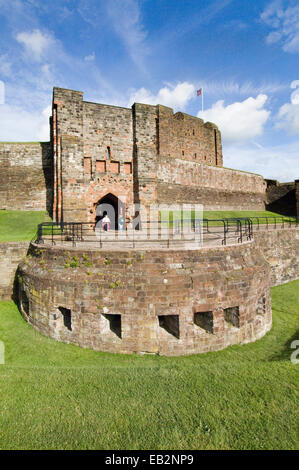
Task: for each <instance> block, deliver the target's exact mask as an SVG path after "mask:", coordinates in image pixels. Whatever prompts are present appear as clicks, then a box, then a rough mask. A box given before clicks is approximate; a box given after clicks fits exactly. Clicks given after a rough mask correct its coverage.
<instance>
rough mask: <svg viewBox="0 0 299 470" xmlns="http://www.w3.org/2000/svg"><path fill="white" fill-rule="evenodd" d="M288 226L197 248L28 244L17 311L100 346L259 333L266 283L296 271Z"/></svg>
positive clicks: (127, 347) (224, 340)
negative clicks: (228, 243) (233, 242)
mask: <svg viewBox="0 0 299 470" xmlns="http://www.w3.org/2000/svg"><path fill="white" fill-rule="evenodd" d="M298 244H299V239H298V229H294V228H292V229H284V230H279V229H277V230H272V231H269V232H266V231H264V232H262V231H261V232H259V233H256V234H255V239H254V241H252V242H248V243H245V244H243V245H237V246H236V245H235V246H227V247H218V248H202V249H200V250H176V251H173V250H166V251H151V250H149V251H136V250H129V251H127V252H124V251H117V252H116V251H101V250H90V249H86V250H84V251H82V250H81V249H72V250H68V251H67V250H64V249H62V248H55V247H41V246H32V247H31V254H30V256H29V257H27V258H26V260H25V261H24V262H22V263H21V265H20V269H19V276H20V278H21V284H20V299H21V303H22V302H23V307H22V313H23V315H24V317H25V319H26V320H27V321H29V322H30V323H31V324H32V325H33V326H34V328H36V329H37V330H38V331H40V332H41V333H43V334H45V335H47V336H51V337H53V338H55V339H57V340H59V341H65V342H72V343H75V344H78V345H80V346H82V347H90V348H94V349H98V350H102V351H110V352H124V353H130V352H149V353H159V354H165V355H181V354H191V353H200V352H205V351H210V350H218V349H223V348H225V347H227V346H228V345H230V344H235V343H240V342H243V343H246V342H250V341H255V340H256V339H258V338H260V337H262V336H263V335H264V334H265V333H266V332H267V331H268V330H269V329H270V327H271V306H270V285H277V284H281V283H284V282H287V281H291V280H293V279H296V278H298V277H299V259H298V253H299V249H298V248H299V247H298Z"/></svg>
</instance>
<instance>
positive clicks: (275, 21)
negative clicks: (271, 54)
mask: <svg viewBox="0 0 299 470" xmlns="http://www.w3.org/2000/svg"><path fill="white" fill-rule="evenodd" d="M284 3H285V2H282V1H281V0H275V1H274V2H272V3H270V4H269V5H268V6H267V8H266V9H265V10H264V11H263V13H262V14H261V19H262V21H264V22H265V23H266V24H267V25H268V26H270V27H271V28H272V29H273V31H271V32H270V33H269V34H268V36H267V37H266V42H267V43H268V44H274V43H281V45H282V49H283V50H284V51H285V52H290V53H296V52H299V3H298V2H297V1H292V0H291V2H289V4H288V5H287V6H286V7H285V8H284Z"/></svg>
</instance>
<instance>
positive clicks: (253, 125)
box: [198, 95, 270, 142]
mask: <svg viewBox="0 0 299 470" xmlns="http://www.w3.org/2000/svg"><path fill="white" fill-rule="evenodd" d="M266 101H267V95H258V96H257V97H256V98H252V97H250V98H247V99H246V100H244V101H241V102H236V103H232V104H229V105H228V106H224V101H223V100H220V101H217V102H216V103H215V104H214V105H213V106H212V107H211V108H210V109H207V110H206V111H204V112H203V113H202V112H201V111H200V112H199V113H198V117H200V118H202V119H204V120H205V121H210V122H213V123H215V124H216V125H217V126H218V127H219V129H220V131H221V132H222V138H223V140H225V141H227V142H244V141H246V140H249V139H252V138H254V137H256V136H258V135H261V134H262V133H263V126H264V124H265V123H266V122H267V120H268V118H269V115H270V111H267V110H266V109H265V108H264V105H265V103H266Z"/></svg>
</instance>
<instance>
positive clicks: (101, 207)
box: [96, 193, 125, 230]
mask: <svg viewBox="0 0 299 470" xmlns="http://www.w3.org/2000/svg"><path fill="white" fill-rule="evenodd" d="M106 213H107V215H108V217H109V219H110V221H111V225H110V230H118V228H119V218H120V216H121V214H122V215H123V217H125V204H124V203H123V202H121V200H120V199H118V198H117V197H116V196H114V194H111V193H109V194H106V196H104V197H102V199H100V200H99V202H98V203H97V206H96V228H101V225H102V222H101V221H102V218H103V217H104V215H106Z"/></svg>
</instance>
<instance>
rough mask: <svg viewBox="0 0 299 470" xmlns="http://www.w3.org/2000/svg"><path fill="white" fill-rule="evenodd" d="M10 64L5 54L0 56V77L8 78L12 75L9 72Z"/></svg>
mask: <svg viewBox="0 0 299 470" xmlns="http://www.w3.org/2000/svg"><path fill="white" fill-rule="evenodd" d="M11 66H12V64H11V62H10V60H8V56H7V54H3V55H1V56H0V77H3V76H4V77H10V76H11V74H12V71H11Z"/></svg>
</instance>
